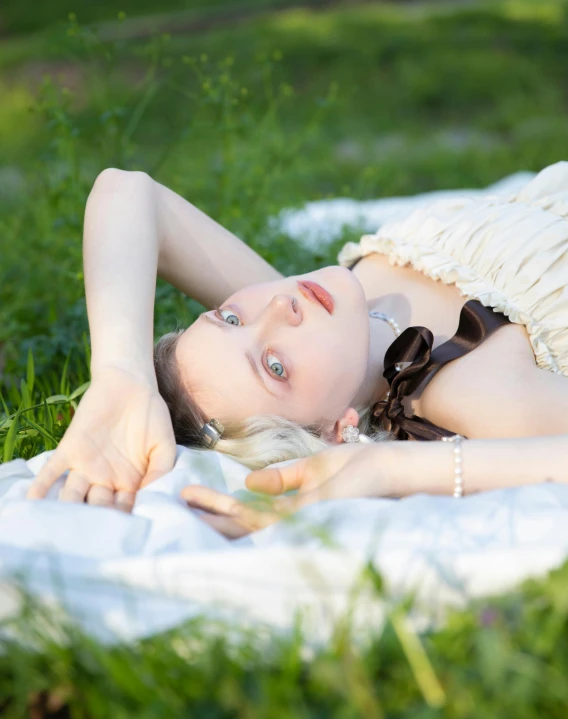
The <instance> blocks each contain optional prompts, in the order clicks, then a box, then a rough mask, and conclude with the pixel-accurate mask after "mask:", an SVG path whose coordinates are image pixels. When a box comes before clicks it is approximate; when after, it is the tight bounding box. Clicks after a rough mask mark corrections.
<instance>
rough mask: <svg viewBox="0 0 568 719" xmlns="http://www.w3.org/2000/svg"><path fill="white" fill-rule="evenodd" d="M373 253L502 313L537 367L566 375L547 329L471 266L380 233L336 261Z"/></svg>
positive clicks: (364, 239) (366, 237)
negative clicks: (524, 335) (526, 342)
mask: <svg viewBox="0 0 568 719" xmlns="http://www.w3.org/2000/svg"><path fill="white" fill-rule="evenodd" d="M527 199H528V198H527ZM557 209H560V208H557ZM373 252H378V253H379V254H381V255H385V256H386V257H387V258H388V260H389V263H390V264H391V265H393V266H395V265H399V266H402V267H403V266H405V265H410V266H411V267H413V268H414V269H415V270H418V271H419V272H421V273H422V274H424V275H426V276H427V277H430V279H432V280H435V281H438V280H440V281H441V282H443V283H444V284H446V285H455V286H456V287H457V288H458V290H459V291H460V293H461V294H462V296H464V297H466V298H467V299H468V300H472V299H475V300H479V302H481V304H482V305H484V306H485V307H491V308H492V309H493V310H494V311H496V312H502V313H503V314H504V315H505V316H506V317H508V318H509V319H510V320H511V322H514V323H515V324H521V325H524V326H525V327H526V328H527V331H528V333H529V339H530V342H531V345H532V348H533V351H534V354H535V359H536V362H537V364H538V366H539V367H542V368H543V369H546V370H549V371H550V372H555V373H560V374H564V375H566V376H568V361H567V362H566V363H562V364H565V366H560V365H559V363H558V361H557V359H556V358H555V356H554V354H553V352H552V350H551V349H550V347H549V345H548V344H547V336H548V334H549V332H550V330H549V329H548V328H547V327H545V326H544V325H543V324H542V323H541V322H539V321H538V320H536V319H535V318H534V317H532V316H531V315H530V314H529V313H528V312H527V311H526V310H525V309H523V308H521V307H519V306H518V305H517V304H516V303H515V302H514V301H513V300H511V299H510V298H509V297H506V296H505V295H504V294H503V292H501V291H500V290H498V289H496V288H495V287H494V286H492V285H491V284H490V283H488V282H487V280H486V279H484V278H483V277H481V276H480V275H479V274H478V273H476V272H475V271H474V270H473V269H472V268H471V267H465V266H464V265H460V264H459V263H458V262H457V261H456V259H455V258H454V257H451V256H449V255H447V254H444V253H442V252H440V251H439V250H436V249H433V248H432V247H427V246H425V245H416V244H410V243H408V242H405V241H404V240H397V241H395V240H393V239H392V238H390V237H386V236H381V230H379V232H378V233H377V234H374V235H363V237H362V238H361V241H360V242H359V243H355V242H348V243H347V244H346V245H345V246H344V247H343V248H342V250H341V252H340V253H339V255H338V262H339V264H340V265H342V266H343V267H347V266H350V265H351V264H353V262H355V261H356V260H358V259H359V258H360V257H365V256H366V255H369V254H371V253H373Z"/></svg>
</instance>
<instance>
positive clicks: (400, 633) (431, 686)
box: [389, 608, 446, 709]
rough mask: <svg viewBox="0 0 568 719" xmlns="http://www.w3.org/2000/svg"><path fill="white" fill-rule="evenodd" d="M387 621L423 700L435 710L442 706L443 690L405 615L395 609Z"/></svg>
mask: <svg viewBox="0 0 568 719" xmlns="http://www.w3.org/2000/svg"><path fill="white" fill-rule="evenodd" d="M389 619H390V621H391V624H392V627H393V629H394V631H395V634H396V636H397V637H398V640H399V642H400V644H401V646H402V650H403V652H404V653H405V655H406V659H407V661H408V663H409V664H410V668H411V670H412V673H413V674H414V678H415V679H416V683H417V684H418V686H419V687H420V691H421V692H422V696H423V697H424V700H425V701H426V703H427V704H428V705H429V706H431V707H433V708H435V709H437V708H439V707H441V706H443V705H444V704H445V703H446V694H445V692H444V689H443V688H442V685H441V684H440V682H439V680H438V677H437V676H436V673H435V671H434V667H433V666H432V664H431V663H430V660H429V658H428V655H427V654H426V651H425V650H424V647H423V646H422V644H421V642H420V639H419V638H418V636H417V634H416V633H415V632H414V631H412V629H410V627H409V625H408V618H407V616H406V614H405V613H404V612H403V611H402V610H401V609H400V608H397V609H394V610H392V611H391V612H389Z"/></svg>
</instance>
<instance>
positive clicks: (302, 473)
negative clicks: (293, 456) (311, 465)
mask: <svg viewBox="0 0 568 719" xmlns="http://www.w3.org/2000/svg"><path fill="white" fill-rule="evenodd" d="M309 459H310V458H309V457H307V458H304V459H299V460H298V461H297V462H293V463H292V464H289V465H287V466H286V467H268V468H267V469H258V470H256V471H255V472H251V473H250V474H249V475H248V477H247V478H246V480H245V482H246V486H247V487H248V489H250V490H251V491H252V492H264V493H265V494H282V493H283V492H289V491H290V490H293V489H300V488H301V487H302V484H303V483H304V480H305V478H306V476H307V469H308V461H309Z"/></svg>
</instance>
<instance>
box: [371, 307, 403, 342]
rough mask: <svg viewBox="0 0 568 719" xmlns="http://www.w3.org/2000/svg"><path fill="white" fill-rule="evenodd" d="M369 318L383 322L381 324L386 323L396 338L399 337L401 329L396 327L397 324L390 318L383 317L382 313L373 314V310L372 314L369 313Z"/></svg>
mask: <svg viewBox="0 0 568 719" xmlns="http://www.w3.org/2000/svg"><path fill="white" fill-rule="evenodd" d="M369 317H376V318H377V319H378V320H383V322H386V323H387V324H389V325H390V326H391V327H392V330H393V332H394V333H395V335H396V336H397V337H398V336H399V335H400V333H401V329H400V327H399V325H398V322H397V321H396V320H393V318H392V317H389V316H388V315H385V313H384V312H375V311H374V310H373V311H372V312H369Z"/></svg>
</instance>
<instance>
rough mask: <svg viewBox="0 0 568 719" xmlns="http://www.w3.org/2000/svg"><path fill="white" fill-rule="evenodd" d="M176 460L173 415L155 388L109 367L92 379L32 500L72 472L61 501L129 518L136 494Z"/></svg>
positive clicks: (35, 484) (36, 482) (41, 474)
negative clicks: (117, 512) (107, 509)
mask: <svg viewBox="0 0 568 719" xmlns="http://www.w3.org/2000/svg"><path fill="white" fill-rule="evenodd" d="M175 455H176V443H175V439H174V433H173V429H172V423H171V419H170V414H169V411H168V408H167V406H166V404H165V402H164V400H163V399H162V397H161V396H160V394H159V393H158V390H157V388H156V386H155V384H154V383H153V382H151V381H147V380H145V379H143V378H139V377H136V376H134V375H132V374H130V373H129V372H127V371H125V370H122V369H119V368H114V367H107V368H104V369H103V370H101V371H100V372H99V373H98V374H97V376H96V377H95V378H93V380H92V382H91V385H90V387H89V389H88V390H87V391H86V393H85V395H84V396H83V398H82V400H81V402H80V403H79V407H78V409H77V411H76V413H75V415H74V417H73V419H72V421H71V424H70V426H69V428H68V429H67V432H66V433H65V435H64V437H63V439H62V440H61V442H60V443H59V446H58V447H57V449H56V450H55V453H54V454H53V455H52V456H51V457H50V459H49V460H48V462H47V463H46V465H45V466H44V467H43V468H42V470H41V471H40V472H39V474H38V475H37V477H36V478H35V480H34V482H33V484H32V486H31V487H30V489H29V491H28V495H27V496H28V498H29V499H40V498H42V497H45V495H46V493H47V491H48V489H49V488H50V487H51V486H52V485H53V484H54V483H55V482H56V480H57V479H58V478H59V477H60V476H61V475H62V474H63V473H64V472H65V471H66V470H69V475H68V477H67V479H66V481H65V485H64V487H63V489H62V491H61V494H60V499H61V500H63V501H68V502H83V501H85V500H86V501H87V502H88V503H89V504H96V505H102V506H116V507H118V508H119V509H123V510H125V511H127V512H129V511H130V510H131V509H132V506H133V504H134V499H135V494H136V491H137V490H138V489H139V488H140V487H143V486H145V485H147V484H149V483H150V482H152V481H153V480H154V479H157V478H158V477H160V476H161V475H163V474H165V473H166V472H168V471H169V470H170V469H172V467H173V465H174V462H175Z"/></svg>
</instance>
